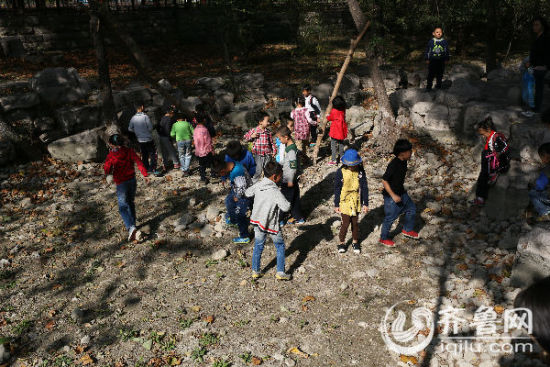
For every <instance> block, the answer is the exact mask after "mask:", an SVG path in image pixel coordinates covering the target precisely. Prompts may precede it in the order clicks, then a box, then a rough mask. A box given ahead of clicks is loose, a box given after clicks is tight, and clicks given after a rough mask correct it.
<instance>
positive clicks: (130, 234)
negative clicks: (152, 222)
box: [128, 227, 136, 242]
mask: <svg viewBox="0 0 550 367" xmlns="http://www.w3.org/2000/svg"><path fill="white" fill-rule="evenodd" d="M135 238H136V227H132V228H130V231H129V232H128V242H132V241H133V240H135Z"/></svg>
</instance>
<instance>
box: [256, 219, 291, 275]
mask: <svg viewBox="0 0 550 367" xmlns="http://www.w3.org/2000/svg"><path fill="white" fill-rule="evenodd" d="M268 234H269V233H266V232H264V231H262V230H261V229H259V228H258V227H255V228H254V251H253V252H252V270H254V271H256V272H258V273H259V272H260V263H261V262H262V252H264V245H265V239H266V237H267V235H268ZM269 235H270V236H271V239H272V240H273V244H274V245H275V248H276V249H277V272H281V273H284V271H285V241H284V240H283V232H282V231H279V233H277V234H269Z"/></svg>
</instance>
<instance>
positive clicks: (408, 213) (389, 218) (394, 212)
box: [380, 193, 416, 240]
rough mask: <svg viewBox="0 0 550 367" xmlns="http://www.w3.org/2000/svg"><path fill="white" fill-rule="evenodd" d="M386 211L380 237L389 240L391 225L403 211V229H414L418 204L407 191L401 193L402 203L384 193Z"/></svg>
mask: <svg viewBox="0 0 550 367" xmlns="http://www.w3.org/2000/svg"><path fill="white" fill-rule="evenodd" d="M384 213H385V214H386V217H385V218H384V222H383V223H382V233H381V234H380V239H382V240H387V239H388V238H389V236H390V229H391V225H392V224H393V222H394V221H395V220H396V219H397V217H399V215H401V214H402V213H405V223H404V224H403V229H404V230H405V231H407V232H410V231H412V230H413V229H414V217H415V215H416V206H415V205H414V203H413V202H412V200H411V198H410V197H409V195H408V194H407V193H404V194H403V195H401V202H400V203H396V202H395V201H393V199H392V198H391V197H389V196H385V195H384Z"/></svg>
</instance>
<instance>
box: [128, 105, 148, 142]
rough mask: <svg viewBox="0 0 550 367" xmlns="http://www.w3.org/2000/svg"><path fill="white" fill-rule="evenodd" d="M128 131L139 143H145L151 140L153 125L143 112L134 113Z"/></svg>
mask: <svg viewBox="0 0 550 367" xmlns="http://www.w3.org/2000/svg"><path fill="white" fill-rule="evenodd" d="M128 131H130V132H133V133H134V134H135V135H136V138H137V140H138V142H140V143H147V142H150V141H152V140H153V134H152V132H153V124H152V123H151V119H150V118H149V116H147V115H146V114H145V113H143V112H138V113H136V114H135V115H134V116H133V117H132V118H131V119H130V125H128Z"/></svg>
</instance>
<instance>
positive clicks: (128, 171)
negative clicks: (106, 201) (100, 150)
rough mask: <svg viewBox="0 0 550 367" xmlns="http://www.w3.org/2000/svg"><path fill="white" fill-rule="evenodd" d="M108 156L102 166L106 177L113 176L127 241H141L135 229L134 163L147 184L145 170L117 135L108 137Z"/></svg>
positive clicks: (134, 154) (138, 232) (135, 155)
mask: <svg viewBox="0 0 550 367" xmlns="http://www.w3.org/2000/svg"><path fill="white" fill-rule="evenodd" d="M109 150H110V151H109V154H107V159H106V160H105V164H104V165H103V170H104V171H105V174H106V175H113V180H114V181H115V184H116V195H117V199H118V211H119V212H120V216H121V217H122V221H123V222H124V226H125V227H126V229H127V230H128V241H133V240H135V239H137V240H138V241H140V240H141V237H142V235H141V232H140V231H138V230H137V229H136V206H135V203H134V199H135V197H136V188H137V183H136V174H135V170H134V163H135V164H136V165H137V167H138V169H139V170H140V172H141V174H142V175H143V177H145V183H147V184H148V183H149V177H147V169H146V168H145V166H144V165H143V162H142V161H141V159H139V157H138V156H137V154H136V152H135V151H134V150H133V149H131V148H127V147H125V146H124V143H123V141H122V137H121V136H120V135H118V134H114V135H111V137H109Z"/></svg>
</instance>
